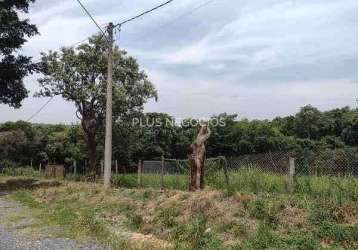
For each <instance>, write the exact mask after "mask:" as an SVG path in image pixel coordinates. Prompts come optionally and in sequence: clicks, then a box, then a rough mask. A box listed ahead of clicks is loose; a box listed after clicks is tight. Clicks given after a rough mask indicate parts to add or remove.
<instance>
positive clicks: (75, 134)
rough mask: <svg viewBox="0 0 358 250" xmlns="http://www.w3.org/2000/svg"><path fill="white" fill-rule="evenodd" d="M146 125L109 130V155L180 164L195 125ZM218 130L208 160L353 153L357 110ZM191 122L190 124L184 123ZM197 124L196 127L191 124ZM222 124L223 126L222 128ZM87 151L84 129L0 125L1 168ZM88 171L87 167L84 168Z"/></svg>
mask: <svg viewBox="0 0 358 250" xmlns="http://www.w3.org/2000/svg"><path fill="white" fill-rule="evenodd" d="M138 117H140V119H142V120H145V121H158V120H160V121H163V122H161V123H158V124H156V123H154V122H149V123H148V122H146V123H144V124H143V123H142V124H139V123H136V122H133V120H130V119H128V120H118V121H117V122H115V124H114V128H113V154H114V159H117V160H118V161H119V163H120V164H122V165H128V164H130V163H133V162H136V161H137V160H138V159H146V160H151V159H158V158H160V157H161V156H162V155H164V156H165V157H167V158H177V159H185V158H187V156H188V154H189V153H190V144H191V143H192V141H193V139H194V138H195V136H196V134H197V131H198V123H199V121H197V120H195V119H191V118H189V119H187V120H186V122H185V121H183V122H182V123H177V122H164V121H167V120H173V119H174V118H173V117H171V116H169V115H168V114H164V113H144V114H141V115H139V116H138ZM211 119H216V120H217V119H220V121H221V123H222V124H221V125H219V126H213V125H212V126H211V131H212V133H211V136H210V138H209V140H208V143H207V156H208V157H214V156H218V155H224V156H237V155H242V154H255V153H263V152H269V151H288V150H294V151H298V152H299V151H303V150H310V151H317V150H331V149H340V150H347V151H349V150H352V149H356V147H358V110H357V109H351V108H349V107H343V108H337V109H332V110H329V111H325V112H321V111H319V110H318V109H317V108H315V107H312V106H310V105H308V106H304V107H302V108H301V109H300V111H299V112H298V113H297V114H295V115H292V116H286V117H277V118H274V119H272V120H248V119H238V116H237V115H235V114H233V115H229V114H220V115H217V116H213V117H212V118H211ZM188 121H191V122H188ZM193 121H196V122H193ZM223 124H225V125H223ZM103 138H104V136H103V129H100V131H99V133H98V134H97V135H96V142H97V143H96V144H97V145H96V149H95V150H96V153H97V155H98V156H99V157H98V159H97V160H96V164H95V165H96V166H98V165H99V162H100V159H101V157H102V155H103V149H104V146H103V145H104V139H103ZM90 154H91V149H89V148H88V145H87V143H86V135H85V131H84V130H83V127H82V126H81V125H79V124H76V125H62V124H58V125H50V124H31V123H28V122H24V121H18V122H6V123H3V124H1V125H0V159H1V165H2V166H24V165H30V164H31V162H32V163H33V164H38V163H40V162H42V163H44V164H45V163H47V162H50V163H57V164H66V165H71V164H72V163H73V161H75V160H76V161H82V162H84V161H89V160H90ZM88 167H89V166H88Z"/></svg>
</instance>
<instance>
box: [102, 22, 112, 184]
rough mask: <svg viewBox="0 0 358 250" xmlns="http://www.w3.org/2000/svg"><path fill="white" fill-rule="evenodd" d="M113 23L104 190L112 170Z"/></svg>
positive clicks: (108, 28)
mask: <svg viewBox="0 0 358 250" xmlns="http://www.w3.org/2000/svg"><path fill="white" fill-rule="evenodd" d="M113 28H114V26H113V23H109V25H108V27H107V32H108V73H107V105H106V139H105V149H104V188H105V189H109V188H110V187H111V169H112V74H113Z"/></svg>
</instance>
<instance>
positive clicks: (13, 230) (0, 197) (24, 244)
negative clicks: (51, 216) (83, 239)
mask: <svg viewBox="0 0 358 250" xmlns="http://www.w3.org/2000/svg"><path fill="white" fill-rule="evenodd" d="M23 209H24V208H23V207H22V206H21V205H20V204H18V203H16V202H13V201H10V200H8V199H7V198H6V194H4V193H1V194H0V250H20V249H21V250H62V249H66V250H74V249H86V250H104V248H102V247H100V246H98V245H96V244H84V243H79V242H77V241H75V240H72V239H64V238H51V237H48V236H46V235H41V236H36V238H33V237H30V236H27V235H26V236H25V235H24V234H23V233H22V230H23V229H24V228H26V227H29V226H31V225H32V224H33V223H34V219H33V218H31V216H26V217H21V219H16V220H14V219H13V220H9V219H8V218H9V217H14V218H16V215H17V214H20V213H21V212H22V210H23Z"/></svg>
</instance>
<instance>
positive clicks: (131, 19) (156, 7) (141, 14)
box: [114, 0, 174, 27]
mask: <svg viewBox="0 0 358 250" xmlns="http://www.w3.org/2000/svg"><path fill="white" fill-rule="evenodd" d="M173 1H174V0H169V1H167V2H165V3H162V4H160V5H158V6H155V7H154V8H152V9H150V10H147V11H144V12H142V13H140V14H139V15H136V16H134V17H131V18H129V19H127V20H124V21H123V22H120V23H118V24H116V25H114V27H118V26H122V25H123V24H125V23H128V22H131V21H133V20H134V19H137V18H139V17H141V16H144V15H146V14H148V13H150V12H153V11H155V10H157V9H159V8H161V7H163V6H165V5H167V4H169V3H171V2H173Z"/></svg>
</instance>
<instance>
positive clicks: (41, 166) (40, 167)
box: [39, 162, 42, 173]
mask: <svg viewBox="0 0 358 250" xmlns="http://www.w3.org/2000/svg"><path fill="white" fill-rule="evenodd" d="M41 165H42V164H41V162H40V167H39V172H40V173H41V168H42V166H41Z"/></svg>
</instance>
